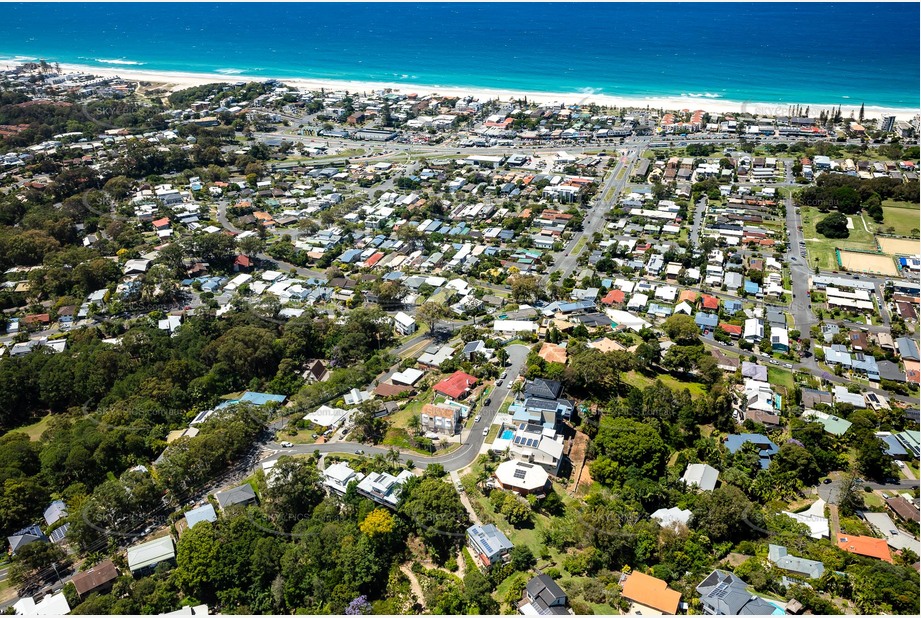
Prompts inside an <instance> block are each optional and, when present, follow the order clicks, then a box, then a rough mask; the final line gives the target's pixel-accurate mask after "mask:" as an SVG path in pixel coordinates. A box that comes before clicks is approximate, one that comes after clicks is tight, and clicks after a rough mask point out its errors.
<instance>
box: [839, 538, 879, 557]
mask: <svg viewBox="0 0 921 618" xmlns="http://www.w3.org/2000/svg"><path fill="white" fill-rule="evenodd" d="M838 547H840V548H841V549H843V550H844V551H846V552H850V553H852V554H857V555H858V556H868V557H870V558H876V559H878V560H883V561H885V562H892V553H891V552H890V551H889V544H888V543H886V540H885V539H875V538H873V537H871V536H859V535H853V534H848V535H845V534H839V535H838Z"/></svg>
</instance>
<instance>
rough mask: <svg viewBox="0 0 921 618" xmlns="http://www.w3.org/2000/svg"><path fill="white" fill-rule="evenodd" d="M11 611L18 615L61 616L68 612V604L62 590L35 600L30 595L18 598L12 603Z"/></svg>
mask: <svg viewBox="0 0 921 618" xmlns="http://www.w3.org/2000/svg"><path fill="white" fill-rule="evenodd" d="M13 611H15V612H16V614H17V615H19V616H63V615H65V614H69V613H70V605H69V604H68V603H67V599H66V598H65V597H64V593H63V592H59V593H57V594H51V595H48V596H46V597H45V598H44V599H42V600H41V601H39V602H38V603H36V602H35V599H33V598H32V597H26V598H24V599H19V600H18V601H16V603H14V604H13Z"/></svg>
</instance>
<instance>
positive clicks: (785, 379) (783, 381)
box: [768, 367, 794, 394]
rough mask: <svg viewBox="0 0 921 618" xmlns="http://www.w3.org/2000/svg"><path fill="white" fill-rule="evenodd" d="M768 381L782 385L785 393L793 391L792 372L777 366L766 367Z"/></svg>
mask: <svg viewBox="0 0 921 618" xmlns="http://www.w3.org/2000/svg"><path fill="white" fill-rule="evenodd" d="M768 383H769V384H773V385H775V386H783V387H784V388H785V389H787V393H788V394H789V393H792V392H793V386H794V384H793V373H792V372H790V371H786V370H785V369H780V368H779V367H768Z"/></svg>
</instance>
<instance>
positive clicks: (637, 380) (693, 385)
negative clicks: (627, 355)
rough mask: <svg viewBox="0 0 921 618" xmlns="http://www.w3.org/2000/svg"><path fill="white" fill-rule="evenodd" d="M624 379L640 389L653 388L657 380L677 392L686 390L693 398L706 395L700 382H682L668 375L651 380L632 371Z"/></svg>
mask: <svg viewBox="0 0 921 618" xmlns="http://www.w3.org/2000/svg"><path fill="white" fill-rule="evenodd" d="M622 378H623V381H624V382H626V383H627V384H630V385H631V386H635V387H636V388H639V389H644V388H646V387H647V386H652V385H653V384H655V383H656V380H660V381H661V382H662V384H664V385H665V386H667V387H669V388H672V389H675V390H682V389H685V388H686V389H688V390H689V391H691V396H692V397H694V396H698V395H703V394H704V385H703V384H701V383H700V382H682V381H681V380H679V379H678V378H676V377H674V376H672V375H669V374H667V373H662V374H659V375H657V376H656V377H654V378H650V377H648V376H645V375H643V374H641V373H638V372H637V371H630V372H627V373H625V374H623V376H622Z"/></svg>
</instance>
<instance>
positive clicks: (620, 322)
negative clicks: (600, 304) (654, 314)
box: [604, 309, 650, 331]
mask: <svg viewBox="0 0 921 618" xmlns="http://www.w3.org/2000/svg"><path fill="white" fill-rule="evenodd" d="M604 313H605V315H607V316H608V317H609V318H611V321H612V322H614V324H616V325H617V326H623V327H624V328H629V329H630V330H633V331H640V330H643V328H645V327H648V326H649V325H650V324H649V322H647V321H646V320H644V319H643V318H641V317H639V316H638V315H634V314H632V313H629V312H627V311H620V310H619V309H605V310H604Z"/></svg>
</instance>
